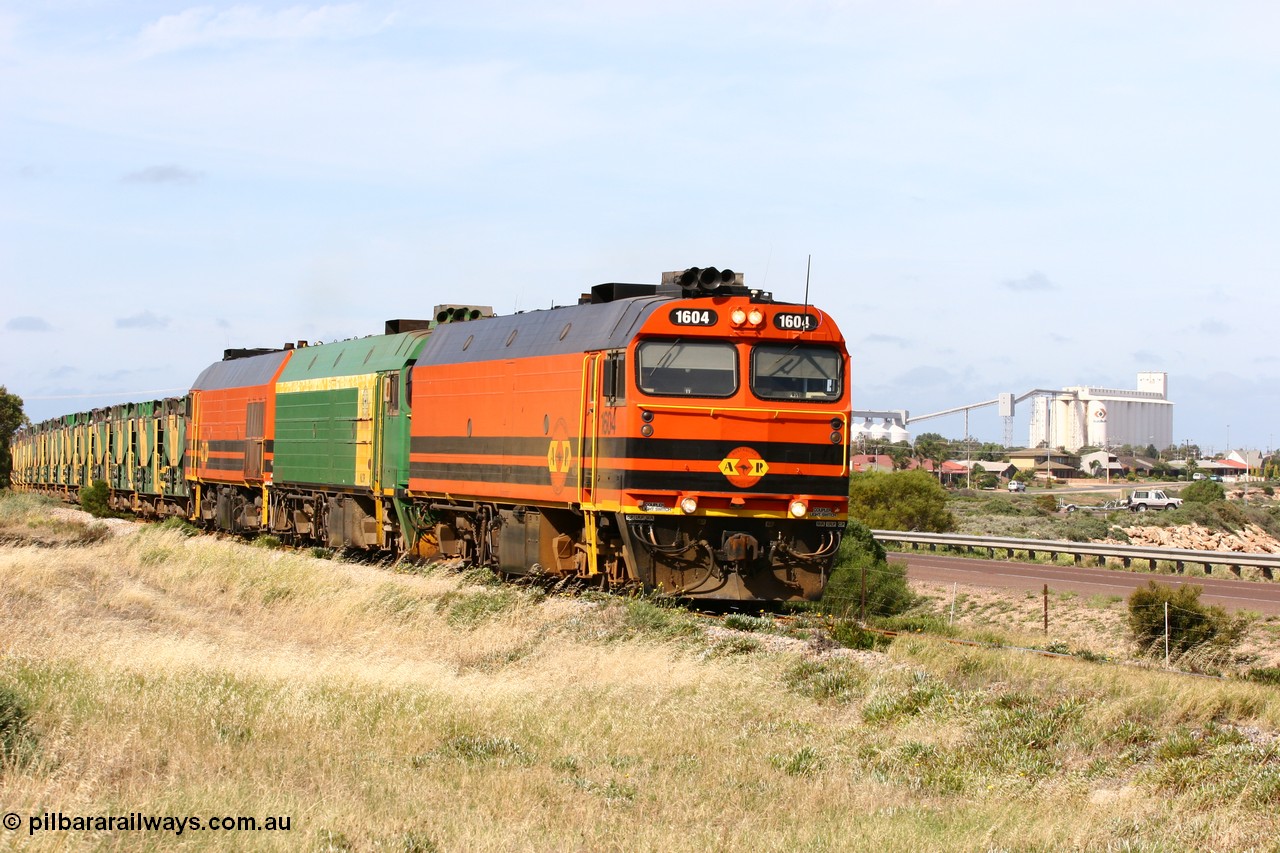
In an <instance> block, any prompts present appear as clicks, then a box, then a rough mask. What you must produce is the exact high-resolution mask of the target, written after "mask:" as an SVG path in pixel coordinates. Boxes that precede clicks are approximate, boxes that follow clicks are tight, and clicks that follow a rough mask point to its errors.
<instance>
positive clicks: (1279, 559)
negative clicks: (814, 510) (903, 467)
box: [871, 530, 1280, 580]
mask: <svg viewBox="0 0 1280 853" xmlns="http://www.w3.org/2000/svg"><path fill="white" fill-rule="evenodd" d="M871 533H872V535H873V536H875V538H876V540H877V541H879V542H896V543H899V544H902V545H910V546H911V550H913V551H916V550H919V548H920V547H921V546H922V545H925V546H928V548H929V550H930V551H937V550H938V547H939V546H942V547H946V548H955V549H958V550H962V551H966V552H975V551H986V552H987V556H988V557H990V558H992V559H995V555H996V552H997V551H1004V552H1005V553H1006V556H1007V558H1008V559H1013V555H1014V553H1015V552H1017V551H1024V552H1026V553H1027V555H1028V556H1029V557H1030V558H1031V559H1032V560H1034V559H1035V558H1036V555H1037V554H1042V553H1043V554H1051V555H1053V557H1055V558H1056V557H1057V555H1058V554H1070V555H1072V556H1073V557H1074V558H1075V562H1076V565H1081V564H1082V563H1083V562H1084V558H1085V557H1094V558H1096V560H1097V565H1099V566H1101V565H1104V564H1105V562H1106V561H1107V560H1108V559H1111V560H1119V561H1121V563H1122V564H1123V565H1124V567H1125V568H1126V569H1127V568H1129V567H1130V565H1132V563H1133V561H1134V560H1146V561H1147V562H1148V566H1149V568H1150V569H1152V570H1154V569H1155V568H1156V564H1157V563H1172V564H1173V566H1174V569H1175V570H1176V571H1178V572H1182V571H1185V569H1186V566H1187V564H1188V563H1191V564H1193V565H1200V566H1203V567H1204V572H1205V574H1212V573H1213V567H1214V566H1225V567H1226V568H1228V569H1230V570H1231V572H1232V573H1233V574H1235V575H1237V576H1239V575H1240V570H1241V569H1242V568H1244V567H1246V566H1248V567H1252V568H1256V569H1258V570H1259V571H1260V572H1261V573H1262V576H1263V577H1264V578H1266V579H1267V580H1272V579H1273V575H1274V572H1275V570H1276V569H1280V554H1247V553H1244V552H1243V551H1194V550H1189V549H1185V548H1149V547H1145V546H1140V545H1110V544H1106V543H1102V542H1063V541H1058V540H1052V539H1011V538H1006V537H999V536H960V535H955V534H951V533H915V532H903V531H900V530H873V531H871Z"/></svg>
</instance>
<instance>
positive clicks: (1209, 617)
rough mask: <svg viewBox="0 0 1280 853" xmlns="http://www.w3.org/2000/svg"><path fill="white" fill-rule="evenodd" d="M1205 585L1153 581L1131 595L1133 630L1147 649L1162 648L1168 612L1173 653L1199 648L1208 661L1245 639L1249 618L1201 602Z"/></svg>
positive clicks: (1170, 648)
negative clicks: (1181, 584)
mask: <svg viewBox="0 0 1280 853" xmlns="http://www.w3.org/2000/svg"><path fill="white" fill-rule="evenodd" d="M1200 592H1201V588H1200V587H1199V586H1196V585H1194V584H1185V585H1183V586H1178V587H1173V586H1170V585H1168V584H1162V583H1157V582H1156V581H1149V582H1148V583H1147V585H1146V586H1144V587H1139V588H1138V589H1136V590H1134V591H1133V594H1132V595H1130V596H1129V632H1130V635H1131V636H1132V637H1133V641H1134V642H1135V643H1137V645H1138V647H1139V648H1140V649H1142V650H1143V651H1144V652H1156V651H1161V650H1163V648H1164V642H1165V636H1166V631H1165V625H1166V622H1165V613H1166V605H1167V606H1168V607H1167V613H1168V623H1167V624H1168V639H1169V652H1170V654H1175V653H1176V654H1178V655H1185V654H1186V653H1187V652H1189V651H1191V650H1192V649H1195V650H1197V651H1199V652H1204V653H1205V655H1206V660H1209V661H1220V660H1221V659H1222V658H1224V657H1226V655H1227V654H1229V653H1230V652H1231V650H1232V649H1234V648H1235V647H1236V646H1237V645H1239V643H1240V641H1241V640H1243V639H1244V635H1245V633H1246V632H1247V631H1248V630H1249V620H1248V619H1247V618H1246V617H1243V616H1239V617H1233V616H1231V615H1230V614H1228V613H1227V611H1226V610H1224V609H1223V608H1221V607H1219V606H1217V605H1205V604H1201V603H1200Z"/></svg>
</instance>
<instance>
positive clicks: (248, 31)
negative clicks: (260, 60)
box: [138, 3, 390, 55]
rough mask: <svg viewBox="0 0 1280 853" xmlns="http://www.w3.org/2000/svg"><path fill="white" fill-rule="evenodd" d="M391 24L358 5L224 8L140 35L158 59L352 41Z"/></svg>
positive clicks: (202, 10) (172, 18) (165, 20)
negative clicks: (216, 49) (225, 47)
mask: <svg viewBox="0 0 1280 853" xmlns="http://www.w3.org/2000/svg"><path fill="white" fill-rule="evenodd" d="M389 20H390V18H389V17H388V16H381V17H375V16H372V15H370V14H368V13H367V12H366V11H365V9H364V8H363V7H362V6H360V5H358V4H354V3H347V4H342V5H331V6H316V7H307V6H291V7H289V8H287V9H281V10H280V11H277V12H270V11H266V10H264V9H262V8H261V7H258V6H243V5H242V6H232V7H231V8H229V9H224V10H219V9H216V8H214V7H212V6H196V7H193V8H190V9H187V10H185V11H182V12H179V13H177V14H176V15H165V16H164V17H162V18H160V19H158V20H156V21H155V22H153V23H151V24H149V25H148V26H146V27H145V28H144V29H143V30H142V32H141V33H140V34H139V36H138V44H139V46H140V48H141V49H142V51H143V53H144V54H147V55H155V54H160V53H170V52H173V51H179V50H186V49H188V48H192V47H199V46H203V45H220V44H228V43H233V42H245V41H301V40H311V39H334V40H336V39H348V38H358V37H360V36H366V35H371V34H373V33H376V32H377V31H378V30H380V29H382V27H384V26H386V24H387V23H388V21H389Z"/></svg>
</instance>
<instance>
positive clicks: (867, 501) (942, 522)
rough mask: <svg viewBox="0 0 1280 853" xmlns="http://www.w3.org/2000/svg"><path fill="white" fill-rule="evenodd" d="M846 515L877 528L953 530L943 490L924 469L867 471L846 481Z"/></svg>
mask: <svg viewBox="0 0 1280 853" xmlns="http://www.w3.org/2000/svg"><path fill="white" fill-rule="evenodd" d="M849 518H850V519H851V520H852V519H856V520H858V521H860V522H862V523H863V524H865V525H866V526H867V527H870V528H873V529H879V530H921V531H929V532H932V533H945V532H947V531H948V530H953V529H955V524H956V520H955V516H953V515H952V514H951V512H950V511H949V510H948V509H947V493H946V491H945V490H944V489H943V488H942V486H941V485H940V484H939V483H938V481H937V480H935V479H934V478H933V475H932V474H930V473H929V472H927V471H921V470H915V471H894V472H893V473H891V474H888V473H884V472H881V471H867V472H864V473H861V474H855V475H853V477H852V478H850V480H849Z"/></svg>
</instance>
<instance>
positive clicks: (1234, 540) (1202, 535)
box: [1123, 524, 1280, 554]
mask: <svg viewBox="0 0 1280 853" xmlns="http://www.w3.org/2000/svg"><path fill="white" fill-rule="evenodd" d="M1123 530H1124V532H1125V533H1126V534H1127V535H1128V536H1129V541H1130V542H1131V543H1133V544H1134V545H1149V546H1152V547H1156V548H1185V549H1189V550H1193V551H1237V552H1240V553H1243V554H1280V540H1278V539H1276V538H1275V537H1274V536H1272V535H1270V534H1269V533H1267V532H1266V531H1265V530H1263V529H1262V528H1261V527H1258V525H1256V524H1250V525H1249V526H1247V527H1245V528H1243V529H1241V530H1239V531H1237V532H1235V533H1231V532H1228V531H1224V530H1210V529H1208V528H1207V527H1201V526H1200V525H1198V524H1185V525H1180V526H1178V527H1154V526H1147V525H1138V526H1134V527H1125V528H1123Z"/></svg>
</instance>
